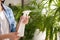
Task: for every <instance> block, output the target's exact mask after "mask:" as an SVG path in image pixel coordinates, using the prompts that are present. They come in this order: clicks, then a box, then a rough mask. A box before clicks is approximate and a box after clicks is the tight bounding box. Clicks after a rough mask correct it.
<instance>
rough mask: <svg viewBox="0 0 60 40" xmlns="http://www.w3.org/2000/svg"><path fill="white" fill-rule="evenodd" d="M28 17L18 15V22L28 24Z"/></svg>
mask: <svg viewBox="0 0 60 40" xmlns="http://www.w3.org/2000/svg"><path fill="white" fill-rule="evenodd" d="M29 18H30V16H26V17H24V16H21V17H20V22H22V23H24V24H28V22H29Z"/></svg>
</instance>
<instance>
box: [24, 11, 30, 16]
mask: <svg viewBox="0 0 60 40" xmlns="http://www.w3.org/2000/svg"><path fill="white" fill-rule="evenodd" d="M30 12H31V10H26V11H23V15H25V16H28V15H29V14H30Z"/></svg>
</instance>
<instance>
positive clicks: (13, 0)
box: [5, 0, 21, 5]
mask: <svg viewBox="0 0 60 40" xmlns="http://www.w3.org/2000/svg"><path fill="white" fill-rule="evenodd" d="M9 3H11V4H13V5H17V4H21V0H5V5H8V4H9Z"/></svg>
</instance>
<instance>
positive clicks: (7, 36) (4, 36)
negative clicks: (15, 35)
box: [0, 34, 10, 40]
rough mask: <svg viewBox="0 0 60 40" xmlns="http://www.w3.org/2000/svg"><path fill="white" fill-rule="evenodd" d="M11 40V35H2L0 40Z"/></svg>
mask: <svg viewBox="0 0 60 40" xmlns="http://www.w3.org/2000/svg"><path fill="white" fill-rule="evenodd" d="M6 38H10V35H9V34H4V35H0V40H2V39H6Z"/></svg>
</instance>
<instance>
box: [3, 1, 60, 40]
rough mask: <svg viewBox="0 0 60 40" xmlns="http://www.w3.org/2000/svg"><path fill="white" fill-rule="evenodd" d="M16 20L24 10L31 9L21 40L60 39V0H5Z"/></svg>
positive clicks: (17, 20)
mask: <svg viewBox="0 0 60 40" xmlns="http://www.w3.org/2000/svg"><path fill="white" fill-rule="evenodd" d="M4 4H5V5H7V6H9V7H10V8H11V9H12V10H13V12H14V17H15V19H16V22H19V18H20V16H21V15H22V11H24V10H31V11H32V12H31V13H30V16H31V18H30V21H29V23H28V24H27V25H26V28H25V36H24V37H22V38H21V39H20V40H60V0H5V3H4Z"/></svg>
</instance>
